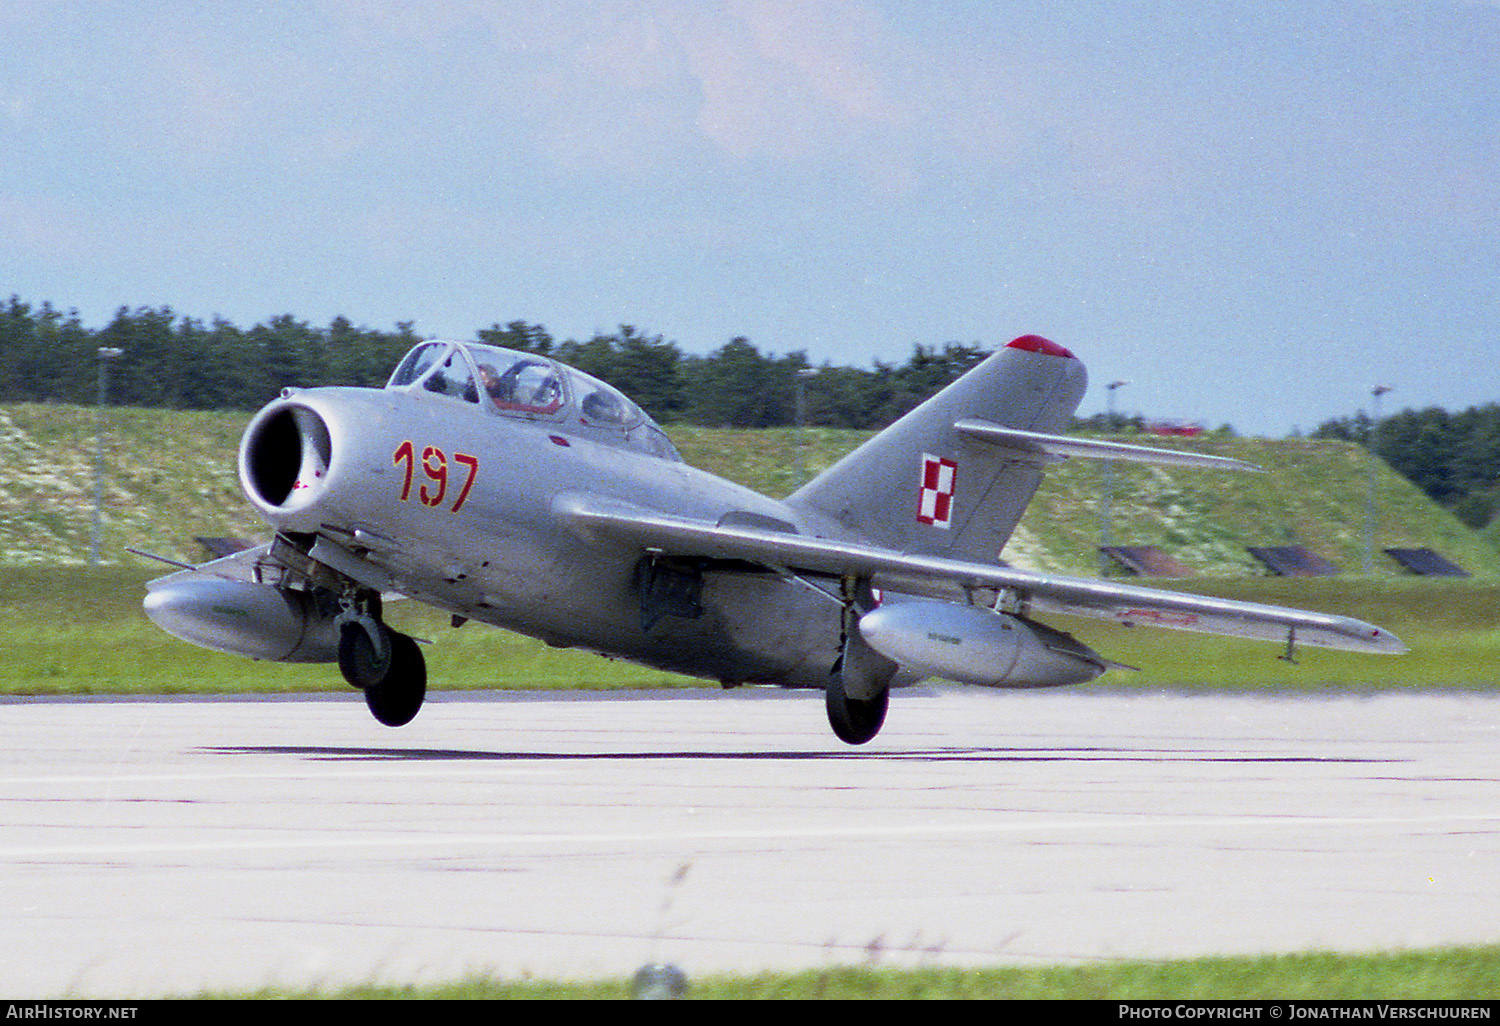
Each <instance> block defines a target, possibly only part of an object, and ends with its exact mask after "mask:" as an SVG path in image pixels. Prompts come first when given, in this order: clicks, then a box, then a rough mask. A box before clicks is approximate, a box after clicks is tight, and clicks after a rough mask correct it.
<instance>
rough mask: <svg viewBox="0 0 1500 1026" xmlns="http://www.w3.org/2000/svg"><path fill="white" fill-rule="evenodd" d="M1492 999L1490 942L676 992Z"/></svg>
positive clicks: (836, 973) (606, 994)
mask: <svg viewBox="0 0 1500 1026" xmlns="http://www.w3.org/2000/svg"><path fill="white" fill-rule="evenodd" d="M217 996H227V997H255V998H273V997H274V998H294V999H295V998H336V999H358V998H368V999H392V998H410V999H424V998H425V999H437V1000H497V999H507V998H508V999H522V1000H542V999H570V1000H588V999H597V1000H619V999H624V998H628V997H630V996H631V995H630V981H629V980H624V979H607V980H599V981H594V982H579V983H565V982H548V981H541V980H525V979H522V980H502V979H495V978H491V977H485V976H475V977H470V978H468V979H463V980H457V981H454V982H452V983H449V984H439V985H436V986H430V987H415V986H409V987H408V986H388V987H387V986H360V987H351V988H346V989H340V990H327V991H307V992H297V991H282V990H276V991H260V992H254V993H249V994H231V995H217ZM1497 996H1500V946H1486V947H1463V948H1439V949H1433V950H1430V951H1406V952H1392V953H1388V954H1368V955H1343V954H1333V953H1323V952H1314V953H1308V954H1293V955H1267V956H1256V957H1241V958H1200V959H1188V960H1182V961H1161V962H1156V961H1121V962H1111V963H1106V964H1102V965H1086V966H1048V967H1042V968H1005V967H993V968H983V969H946V968H942V969H940V968H931V969H910V970H897V969H880V968H875V967H855V966H841V967H834V968H827V969H812V970H807V971H805V972H798V973H762V974H757V975H752V976H731V975H717V976H705V977H702V978H694V977H692V976H691V975H690V976H689V980H688V993H687V997H688V998H689V999H703V1000H778V999H780V1000H810V999H830V1000H850V999H861V998H864V999H876V1000H905V999H935V1000H953V999H983V1000H995V999H1002V1000H1003V999H1010V1000H1095V1001H1099V1000H1109V1001H1161V1000H1188V1001H1193V1000H1197V1001H1223V1000H1229V1001H1236V1000H1237V1001H1257V1000H1280V1001H1368V1000H1416V1001H1433V1000H1451V1001H1493V1000H1494V999H1495V998H1496V997H1497Z"/></svg>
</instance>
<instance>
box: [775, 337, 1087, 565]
mask: <svg viewBox="0 0 1500 1026" xmlns="http://www.w3.org/2000/svg"><path fill="white" fill-rule="evenodd" d="M1087 385H1088V375H1087V373H1086V372H1085V371H1084V368H1083V364H1081V363H1080V362H1078V360H1077V359H1075V358H1074V356H1073V354H1072V353H1070V352H1068V350H1066V349H1064V348H1063V347H1062V346H1059V345H1057V344H1055V343H1052V342H1049V341H1047V340H1046V339H1044V338H1041V337H1040V336H1037V335H1023V336H1021V337H1020V338H1018V339H1016V340H1015V341H1014V342H1011V343H1010V344H1009V345H1007V346H1006V347H1005V348H1003V349H1001V350H999V351H998V352H996V353H994V354H993V355H991V356H990V357H989V358H988V359H986V360H985V361H984V362H983V363H981V364H979V366H977V367H975V368H974V369H973V370H971V371H969V372H968V373H967V374H965V375H964V376H963V377H961V378H959V379H958V380H957V381H955V382H954V383H953V384H951V385H949V386H948V387H947V388H945V389H943V391H941V392H939V393H938V394H937V395H935V396H933V397H932V398H931V399H929V400H927V401H926V402H925V403H923V404H922V405H921V406H918V407H917V408H916V409H915V410H912V411H911V412H910V413H908V414H907V415H906V416H904V417H902V418H901V419H900V420H898V421H897V422H896V423H894V424H892V425H891V426H890V427H888V428H886V429H885V430H884V431H882V432H881V433H880V434H878V435H876V436H875V437H874V438H871V439H870V440H869V441H867V442H866V443H865V444H864V445H862V446H860V447H859V448H858V449H856V450H855V451H854V452H852V453H850V454H849V455H848V456H846V457H844V458H843V459H842V460H840V461H839V462H838V463H836V464H834V465H833V466H832V467H830V468H829V469H828V470H826V471H825V472H823V473H822V474H819V475H818V476H817V477H816V478H814V479H813V480H812V481H810V482H808V484H807V485H805V486H804V487H802V488H801V489H799V490H798V491H797V492H796V493H794V494H793V495H792V496H791V497H789V498H788V499H787V502H788V504H789V505H791V506H793V507H796V508H798V509H801V510H805V511H807V512H809V513H814V514H821V515H822V516H824V517H827V518H829V519H832V520H834V521H836V522H837V523H838V524H840V525H841V526H842V527H843V528H844V529H845V530H847V531H848V532H850V533H851V534H853V535H855V536H857V537H860V538H863V539H866V540H868V541H871V542H874V543H876V544H879V545H883V546H886V547H889V548H894V549H897V550H899V551H903V552H909V553H916V554H922V555H934V556H937V555H941V556H948V557H951V558H954V559H966V560H975V561H980V562H986V563H993V562H995V561H996V560H997V559H998V558H999V555H1000V550H1001V548H1003V547H1004V545H1005V543H1006V541H1007V540H1008V539H1009V538H1010V535H1011V532H1012V531H1014V530H1015V527H1016V524H1017V523H1018V522H1019V521H1020V519H1021V515H1022V514H1023V513H1025V511H1026V506H1027V504H1028V503H1030V502H1031V497H1032V495H1033V494H1035V492H1036V489H1037V485H1038V484H1040V483H1041V478H1042V471H1041V468H1040V466H1039V465H1038V462H1037V461H1036V460H1035V459H1024V458H1017V457H1018V456H1020V455H1021V454H1019V453H1017V452H1016V451H1015V450H1013V449H1009V450H1008V449H1006V448H1005V447H997V446H994V445H989V444H986V443H985V442H984V441H982V440H980V439H978V438H976V437H975V435H974V432H972V431H971V432H962V431H960V430H959V429H958V428H957V427H956V426H955V425H956V424H957V423H958V422H959V421H962V420H969V421H974V420H979V421H985V422H988V423H990V424H992V425H998V426H1000V427H1002V428H1012V429H1018V430H1021V431H1032V432H1039V433H1044V434H1061V433H1062V432H1063V431H1064V430H1065V429H1066V428H1067V426H1068V421H1069V419H1070V418H1071V417H1072V415H1073V411H1074V410H1075V409H1077V408H1078V403H1079V402H1080V401H1081V400H1082V399H1083V393H1084V389H1085V388H1086V387H1087Z"/></svg>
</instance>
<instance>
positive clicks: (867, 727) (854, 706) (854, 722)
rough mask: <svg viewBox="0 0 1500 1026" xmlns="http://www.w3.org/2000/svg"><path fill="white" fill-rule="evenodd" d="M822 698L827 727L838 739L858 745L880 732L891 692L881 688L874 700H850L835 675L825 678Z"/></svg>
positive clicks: (840, 679)
mask: <svg viewBox="0 0 1500 1026" xmlns="http://www.w3.org/2000/svg"><path fill="white" fill-rule="evenodd" d="M823 697H824V700H825V703H826V705H827V706H828V725H829V726H831V727H832V728H833V732H834V733H835V734H836V735H838V738H839V740H840V741H843V742H845V743H846V744H851V745H862V744H864V743H865V742H866V741H868V740H870V739H871V738H872V737H874V736H875V735H876V734H878V733H880V728H881V725H882V724H884V723H885V710H886V706H887V705H889V704H890V700H891V693H890V691H889V689H886V688H881V689H880V696H879V697H878V698H869V699H857V698H850V697H849V696H848V695H846V694H845V693H844V681H843V678H842V677H841V676H839V674H837V673H835V674H833V675H831V676H830V677H829V678H828V684H827V686H826V687H825V688H824V690H823Z"/></svg>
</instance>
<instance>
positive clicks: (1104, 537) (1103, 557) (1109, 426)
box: [1099, 381, 1130, 577]
mask: <svg viewBox="0 0 1500 1026" xmlns="http://www.w3.org/2000/svg"><path fill="white" fill-rule="evenodd" d="M1128 384H1130V382H1128V381H1111V382H1110V383H1109V384H1107V385H1105V386H1104V388H1105V390H1106V391H1105V393H1104V396H1105V398H1104V408H1105V411H1106V413H1105V418H1104V425H1105V428H1106V430H1108V431H1109V432H1110V433H1111V434H1113V433H1114V431H1115V389H1117V388H1124V387H1125V386H1126V385H1128ZM1114 501H1115V465H1114V461H1113V460H1105V461H1104V498H1103V501H1102V502H1100V504H1099V576H1100V577H1108V576H1109V556H1108V554H1106V553H1105V552H1104V550H1105V549H1107V548H1109V546H1110V545H1111V544H1112V543H1111V541H1110V537H1109V533H1110V532H1109V522H1110V518H1111V516H1112V513H1111V510H1110V507H1111V506H1113V505H1114Z"/></svg>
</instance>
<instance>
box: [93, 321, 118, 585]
mask: <svg viewBox="0 0 1500 1026" xmlns="http://www.w3.org/2000/svg"><path fill="white" fill-rule="evenodd" d="M123 355H125V350H123V349H114V348H112V347H110V346H100V347H99V403H98V405H97V407H96V408H95V413H94V521H93V525H92V530H91V531H90V532H89V566H98V565H99V536H100V524H101V521H102V519H103V506H104V407H105V406H107V405H108V404H109V362H110V361H111V360H117V359H119V358H120V357H121V356H123Z"/></svg>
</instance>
